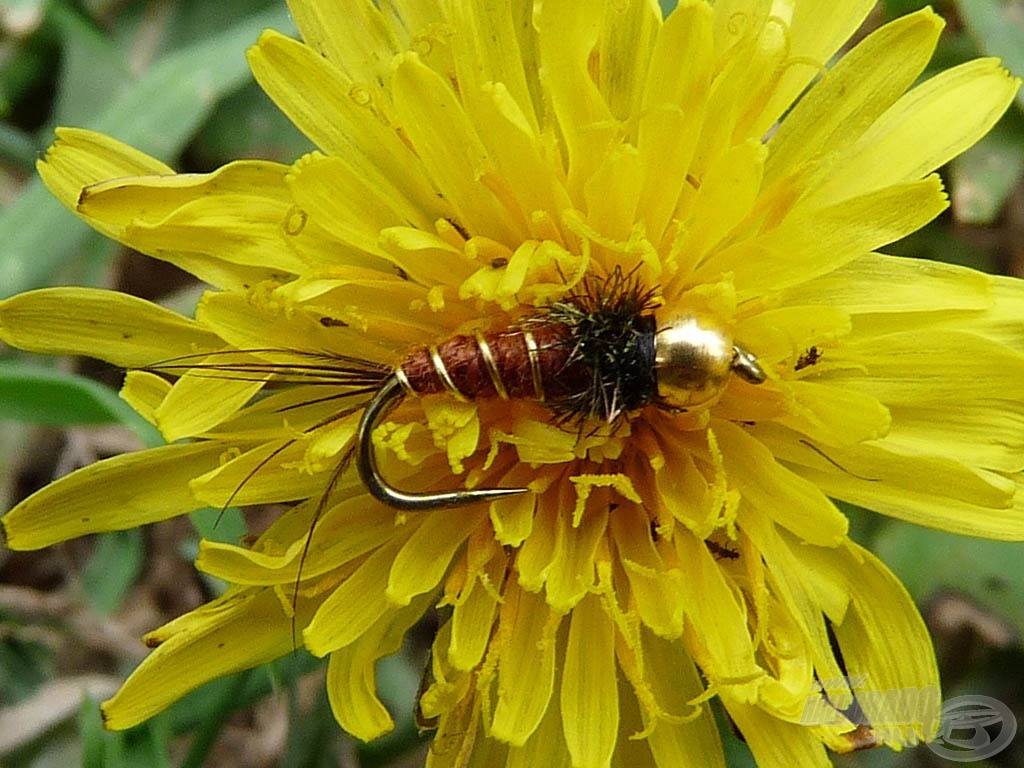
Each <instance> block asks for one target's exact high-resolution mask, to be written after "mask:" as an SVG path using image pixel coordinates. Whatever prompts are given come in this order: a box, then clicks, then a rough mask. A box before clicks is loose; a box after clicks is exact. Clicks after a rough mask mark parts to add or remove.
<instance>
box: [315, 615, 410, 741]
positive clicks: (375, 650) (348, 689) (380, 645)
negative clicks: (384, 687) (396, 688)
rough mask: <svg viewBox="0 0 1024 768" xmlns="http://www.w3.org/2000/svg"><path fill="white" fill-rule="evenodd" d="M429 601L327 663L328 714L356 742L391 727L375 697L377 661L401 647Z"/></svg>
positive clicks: (380, 624)
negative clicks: (329, 708) (332, 716)
mask: <svg viewBox="0 0 1024 768" xmlns="http://www.w3.org/2000/svg"><path fill="white" fill-rule="evenodd" d="M429 602H430V601H429V599H427V598H420V599H418V600H416V601H414V602H413V603H412V604H410V605H409V606H407V607H406V608H403V609H402V610H400V611H396V612H395V613H394V614H393V615H391V616H390V617H389V618H388V619H387V620H386V621H381V622H378V623H376V624H375V625H374V626H373V628H372V629H371V630H370V632H368V633H367V634H366V635H364V636H363V637H361V638H360V639H359V640H358V641H356V642H355V643H353V644H352V645H350V646H348V647H346V648H342V649H341V650H338V651H334V652H333V653H332V654H331V655H330V659H329V661H328V664H327V681H326V684H327V696H328V699H329V701H330V704H331V712H332V713H333V714H334V717H335V719H336V720H337V721H338V723H339V724H340V725H341V727H342V728H344V729H345V730H346V731H348V732H349V733H351V734H352V735H353V736H355V737H356V738H357V739H362V740H363V741H372V740H373V739H376V738H377V737H379V736H382V735H384V734H385V733H387V732H388V731H390V730H391V729H392V728H393V727H394V723H393V721H392V719H391V715H390V714H389V713H388V710H387V708H386V707H385V706H384V704H383V703H382V702H381V700H380V699H379V698H378V697H377V691H376V681H375V672H376V668H377V662H378V661H379V660H380V659H382V658H383V657H385V656H387V655H389V654H392V653H395V652H396V651H398V650H399V649H400V648H401V647H402V641H403V640H404V638H405V635H406V632H408V630H409V629H410V628H411V627H412V625H413V624H415V623H416V621H417V620H419V619H420V618H422V616H423V612H424V611H425V610H427V608H428V607H429Z"/></svg>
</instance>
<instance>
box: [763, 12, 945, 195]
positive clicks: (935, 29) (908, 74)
mask: <svg viewBox="0 0 1024 768" xmlns="http://www.w3.org/2000/svg"><path fill="white" fill-rule="evenodd" d="M806 5H811V6H812V7H814V5H815V4H804V3H799V4H798V5H797V8H798V10H800V9H803V8H804V7H806ZM831 11H832V9H829V11H828V12H827V16H831ZM943 24H944V23H943V21H942V18H941V17H940V16H938V15H937V14H936V13H935V12H933V11H932V10H931V9H930V8H925V9H922V10H920V11H918V12H917V13H912V14H909V15H907V16H903V17H901V18H899V19H896V20H895V21H893V22H890V23H889V24H886V25H885V26H883V27H881V28H879V29H877V30H875V31H874V32H872V33H871V34H870V35H868V36H867V37H866V38H864V40H862V41H861V42H860V43H858V44H857V45H856V46H855V47H854V48H853V50H851V51H850V52H849V53H847V54H846V55H844V56H843V57H842V58H841V59H840V60H839V61H838V62H837V63H836V65H835V66H833V67H832V68H830V69H829V70H828V75H827V76H826V77H822V78H821V79H820V80H819V81H818V82H817V83H816V84H815V85H814V86H813V87H812V88H811V89H810V90H809V91H808V92H807V94H806V95H805V96H804V97H803V98H801V99H800V101H799V102H798V103H797V105H796V106H795V107H793V110H792V111H791V112H790V113H789V114H787V115H786V117H785V119H784V120H783V121H782V123H781V124H780V125H779V129H778V131H776V132H775V134H774V135H773V136H772V137H771V139H770V141H769V143H768V146H769V148H770V150H771V154H770V156H769V159H768V163H767V166H766V168H765V182H766V184H772V183H774V182H775V181H776V180H777V179H779V178H780V177H781V176H783V175H785V174H787V173H789V172H791V171H792V170H793V169H795V168H798V167H799V166H800V164H801V163H804V162H807V161H808V160H810V159H811V158H813V157H815V155H818V154H819V153H822V152H827V151H829V149H830V148H832V147H842V146H845V145H847V144H849V143H850V142H851V141H854V140H856V139H857V138H858V137H859V136H860V135H861V134H862V133H863V132H864V130H865V129H867V128H868V127H869V126H870V125H871V124H872V123H873V122H874V121H875V120H876V119H878V116H879V115H881V114H882V112H883V111H884V110H885V109H887V108H888V107H889V106H891V105H892V104H893V102H895V101H896V99H897V98H899V96H901V95H902V94H903V92H904V91H905V90H906V89H907V88H909V87H910V86H911V85H913V83H914V81H915V80H916V79H917V77H918V76H919V75H920V74H921V72H922V71H923V70H924V68H925V66H926V65H927V64H928V60H929V59H930V58H931V56H932V52H933V51H934V50H935V45H936V43H937V42H938V39H939V33H940V32H941V31H942V27H943Z"/></svg>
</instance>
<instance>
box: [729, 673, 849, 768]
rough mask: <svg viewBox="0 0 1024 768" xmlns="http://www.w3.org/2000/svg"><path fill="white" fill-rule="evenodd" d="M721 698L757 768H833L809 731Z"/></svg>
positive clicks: (731, 698) (738, 702) (758, 710)
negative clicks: (748, 748)
mask: <svg viewBox="0 0 1024 768" xmlns="http://www.w3.org/2000/svg"><path fill="white" fill-rule="evenodd" d="M721 697H722V703H723V704H724V705H725V710H726V712H728V713H729V717H730V718H731V719H732V721H733V722H734V723H735V724H736V727H737V728H738V729H739V731H740V733H742V734H743V740H744V741H745V742H746V743H747V746H748V747H750V751H751V752H752V753H753V755H754V760H755V761H757V765H758V767H759V768H832V761H831V760H830V759H829V756H828V754H827V753H826V752H825V747H824V746H823V745H822V744H821V742H820V741H819V740H818V737H817V736H816V735H815V733H814V732H813V731H812V730H811V729H810V728H808V727H806V726H804V725H799V724H794V723H787V722H785V721H783V720H780V719H779V718H777V717H776V716H775V715H773V714H770V713H768V712H766V711H765V710H764V709H762V708H760V707H758V706H754V705H751V704H747V703H746V702H743V701H740V700H738V699H737V698H736V697H734V696H732V695H731V694H730V693H729V692H728V691H722V693H721Z"/></svg>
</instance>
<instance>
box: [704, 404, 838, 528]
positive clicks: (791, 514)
mask: <svg viewBox="0 0 1024 768" xmlns="http://www.w3.org/2000/svg"><path fill="white" fill-rule="evenodd" d="M715 434H716V436H717V437H718V440H719V443H720V445H721V446H722V456H723V458H724V460H725V470H726V473H727V474H728V477H729V482H730V484H731V485H734V486H735V487H736V488H737V489H738V490H739V492H740V493H741V494H742V496H743V502H744V504H749V505H751V506H752V507H753V508H755V509H757V510H759V512H760V513H761V514H765V515H768V516H769V517H771V518H772V519H773V520H775V521H776V522H777V523H779V525H781V526H783V527H785V528H787V529H788V530H790V531H792V532H793V533H795V534H796V535H797V536H799V537H800V538H801V539H802V540H804V541H806V542H807V543H809V544H818V545H820V546H825V547H834V546H836V545H838V544H840V543H841V542H842V541H843V540H844V539H845V538H846V531H847V529H848V527H849V521H848V520H847V519H846V516H845V515H844V514H843V513H841V512H840V511H839V510H838V509H836V506H835V504H833V503H832V502H831V501H829V499H828V497H826V496H825V494H824V493H822V492H821V491H820V490H819V489H818V488H817V487H816V486H815V485H814V484H813V483H810V482H808V481H806V480H804V479H803V478H802V477H800V476H799V475H797V474H794V473H792V472H790V471H789V470H787V469H785V468H784V467H783V466H782V465H780V464H779V463H778V462H777V461H776V460H775V459H774V457H773V456H772V453H771V451H769V450H768V448H766V447H765V446H764V444H762V443H761V442H759V441H758V440H756V439H755V438H753V437H751V436H750V435H748V434H747V433H746V432H745V431H744V430H743V429H742V428H740V427H737V426H736V425H734V424H732V423H731V422H725V423H722V424H720V425H719V424H716V426H715Z"/></svg>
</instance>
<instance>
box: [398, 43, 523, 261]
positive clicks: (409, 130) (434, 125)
mask: <svg viewBox="0 0 1024 768" xmlns="http://www.w3.org/2000/svg"><path fill="white" fill-rule="evenodd" d="M392 87H393V93H394V98H395V109H396V111H397V113H398V115H399V117H400V118H401V120H402V124H403V128H404V129H405V132H406V135H408V137H409V139H410V141H411V142H412V145H413V146H414V147H415V148H416V151H417V153H418V154H419V155H420V157H421V158H423V165H424V166H425V167H426V169H427V172H428V173H429V174H430V177H431V179H432V180H433V182H434V184H435V185H436V187H437V189H438V191H439V192H440V193H441V194H443V195H444V196H445V197H446V198H448V200H449V201H450V202H451V203H452V206H453V207H454V209H455V215H456V217H457V218H458V220H459V221H460V222H461V224H462V225H463V226H464V227H465V228H466V229H467V230H468V231H469V232H471V233H472V234H474V235H483V236H484V237H489V238H491V239H494V240H498V241H504V242H515V241H517V240H519V239H521V236H522V232H523V229H522V227H523V222H516V221H515V220H514V219H513V218H512V217H511V212H510V211H509V210H508V209H507V208H506V207H505V206H504V205H503V204H502V203H501V201H500V200H499V198H498V197H497V196H496V195H495V194H494V192H492V191H491V189H489V188H488V186H487V184H486V178H487V176H488V174H493V170H494V167H495V163H494V161H493V160H492V159H491V158H490V156H489V155H488V153H487V150H486V149H485V147H484V145H483V143H482V142H481V141H480V138H479V136H478V135H477V131H476V127H475V126H474V125H473V123H472V121H471V120H470V119H469V116H468V115H467V114H466V112H465V110H464V109H463V106H462V104H461V102H460V101H459V99H458V97H457V96H456V95H455V93H453V92H452V90H451V88H450V87H449V85H448V83H446V82H445V81H444V80H443V79H442V78H441V76H440V75H438V74H437V73H436V72H434V71H433V70H431V69H430V68H429V67H427V66H426V65H424V64H423V63H422V62H421V61H420V59H419V58H418V57H417V56H416V55H415V54H405V55H402V56H400V57H399V58H398V60H397V64H396V67H395V74H394V80H393V85H392ZM482 181H484V183H481V182H482Z"/></svg>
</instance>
